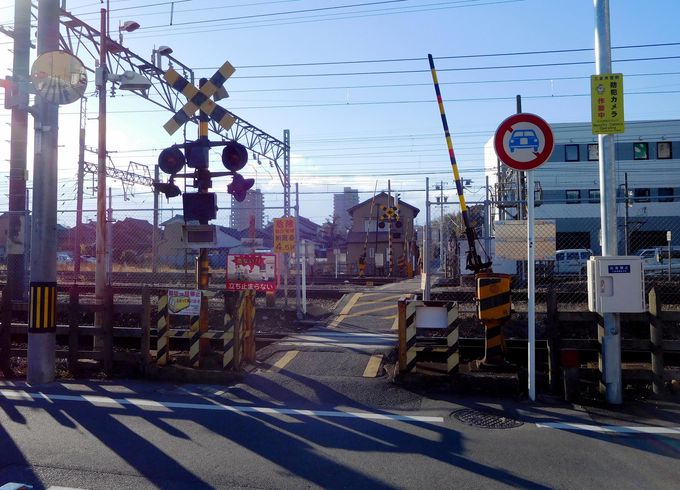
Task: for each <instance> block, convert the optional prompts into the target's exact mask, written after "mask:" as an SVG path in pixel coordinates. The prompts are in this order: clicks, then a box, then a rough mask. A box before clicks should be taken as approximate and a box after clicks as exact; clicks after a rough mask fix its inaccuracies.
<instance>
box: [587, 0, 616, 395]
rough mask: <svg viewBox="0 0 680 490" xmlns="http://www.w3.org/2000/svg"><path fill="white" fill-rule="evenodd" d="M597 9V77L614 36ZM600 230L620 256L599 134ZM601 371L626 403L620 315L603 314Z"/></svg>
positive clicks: (610, 148) (610, 161)
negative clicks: (622, 370)
mask: <svg viewBox="0 0 680 490" xmlns="http://www.w3.org/2000/svg"><path fill="white" fill-rule="evenodd" d="M593 2H594V6H595V74H596V75H602V74H607V73H611V72H612V57H611V36H610V30H609V0H593ZM597 140H598V145H599V148H600V155H599V168H600V195H601V196H602V199H601V200H600V228H601V230H602V255H603V256H605V257H607V256H615V255H618V237H617V228H616V173H615V168H614V164H615V158H614V157H615V155H614V136H612V135H609V134H600V135H598V137H597ZM603 319H604V320H603V330H604V332H602V331H601V332H600V334H601V337H602V359H601V370H602V378H603V382H604V385H605V391H606V398H607V402H609V403H611V404H613V405H620V404H621V403H623V393H622V388H621V328H620V326H621V317H620V314H619V313H604V314H603Z"/></svg>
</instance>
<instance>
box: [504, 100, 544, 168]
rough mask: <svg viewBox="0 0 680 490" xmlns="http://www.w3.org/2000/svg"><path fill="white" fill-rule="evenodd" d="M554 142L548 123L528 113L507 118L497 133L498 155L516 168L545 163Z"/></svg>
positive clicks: (532, 166) (533, 166)
mask: <svg viewBox="0 0 680 490" xmlns="http://www.w3.org/2000/svg"><path fill="white" fill-rule="evenodd" d="M554 143H555V140H554V138H553V133H552V129H550V126H549V125H548V123H547V122H545V121H544V120H543V119H542V118H540V117H538V116H537V115H536V114H530V113H527V112H520V113H519V114H513V115H512V116H510V117H509V118H507V119H506V120H505V121H503V122H502V123H501V124H500V126H498V129H497V130H496V135H495V136H494V148H495V150H496V155H497V156H498V158H499V159H500V161H501V162H503V163H504V164H506V165H507V166H508V167H510V168H512V169H515V170H532V169H535V168H536V167H538V166H539V165H542V164H543V163H545V162H546V160H548V158H550V155H551V154H552V151H553V148H554Z"/></svg>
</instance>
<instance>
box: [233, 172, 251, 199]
mask: <svg viewBox="0 0 680 490" xmlns="http://www.w3.org/2000/svg"><path fill="white" fill-rule="evenodd" d="M253 185H255V179H245V178H244V177H243V175H241V174H237V173H235V174H234V176H233V177H232V180H231V184H229V185H228V186H227V192H228V193H229V194H231V195H232V196H234V199H236V200H237V201H238V202H243V200H244V199H245V198H246V194H247V193H248V189H250V188H251V187H252V186H253Z"/></svg>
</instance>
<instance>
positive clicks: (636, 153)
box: [633, 143, 649, 160]
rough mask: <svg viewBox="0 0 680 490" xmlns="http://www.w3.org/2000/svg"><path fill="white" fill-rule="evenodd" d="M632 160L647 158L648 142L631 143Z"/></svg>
mask: <svg viewBox="0 0 680 490" xmlns="http://www.w3.org/2000/svg"><path fill="white" fill-rule="evenodd" d="M633 160H649V143H633Z"/></svg>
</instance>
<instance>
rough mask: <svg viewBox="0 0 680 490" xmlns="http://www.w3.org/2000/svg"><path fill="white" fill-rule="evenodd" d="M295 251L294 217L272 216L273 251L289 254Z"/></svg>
mask: <svg viewBox="0 0 680 490" xmlns="http://www.w3.org/2000/svg"><path fill="white" fill-rule="evenodd" d="M294 251H295V218H274V252H275V253H277V254H289V253H293V252H294Z"/></svg>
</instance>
